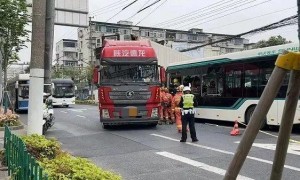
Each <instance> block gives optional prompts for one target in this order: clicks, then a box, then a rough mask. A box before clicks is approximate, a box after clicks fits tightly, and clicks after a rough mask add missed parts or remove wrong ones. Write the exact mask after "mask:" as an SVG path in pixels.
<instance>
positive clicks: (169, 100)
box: [162, 88, 173, 124]
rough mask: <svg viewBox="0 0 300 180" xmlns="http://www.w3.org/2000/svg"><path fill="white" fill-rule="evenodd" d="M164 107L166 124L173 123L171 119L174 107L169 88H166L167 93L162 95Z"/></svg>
mask: <svg viewBox="0 0 300 180" xmlns="http://www.w3.org/2000/svg"><path fill="white" fill-rule="evenodd" d="M162 98H163V99H162V107H163V112H164V118H165V119H164V120H165V123H166V124H173V122H172V120H171V113H172V108H171V103H172V95H171V94H170V93H169V89H168V88H165V94H164V96H163V97H162Z"/></svg>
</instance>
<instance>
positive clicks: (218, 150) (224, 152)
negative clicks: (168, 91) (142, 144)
mask: <svg viewBox="0 0 300 180" xmlns="http://www.w3.org/2000/svg"><path fill="white" fill-rule="evenodd" d="M151 135H152V136H156V137H161V138H164V139H168V140H171V141H176V142H179V140H178V139H173V138H170V137H167V136H163V135H159V134H151ZM185 144H188V145H191V146H195V147H199V148H202V149H207V150H211V151H216V152H220V153H223V154H230V155H234V153H233V152H230V151H225V150H221V149H216V148H212V147H208V146H203V145H200V144H196V143H190V142H186V143H185ZM247 158H248V159H252V160H255V161H259V162H263V163H266V164H271V165H272V164H273V162H272V161H269V160H265V159H261V158H256V157H252V156H247ZM284 167H285V168H287V169H291V170H294V171H299V172H300V168H298V167H294V166H289V165H284Z"/></svg>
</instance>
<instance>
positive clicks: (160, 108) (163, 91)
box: [158, 86, 165, 125]
mask: <svg viewBox="0 0 300 180" xmlns="http://www.w3.org/2000/svg"><path fill="white" fill-rule="evenodd" d="M164 96H165V87H163V86H162V87H161V88H160V97H159V98H160V106H159V122H158V124H159V125H162V123H163V122H164V110H163V97H164Z"/></svg>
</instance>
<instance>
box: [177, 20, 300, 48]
mask: <svg viewBox="0 0 300 180" xmlns="http://www.w3.org/2000/svg"><path fill="white" fill-rule="evenodd" d="M297 23H298V15H294V16H290V17H287V18H285V19H282V20H280V21H278V22H275V23H272V24H269V25H266V26H263V27H260V28H256V29H253V30H251V31H247V32H244V33H240V34H237V35H232V36H231V37H228V38H224V39H221V40H218V41H214V42H210V43H206V44H203V45H199V46H195V47H192V48H187V49H182V50H180V52H187V51H191V50H195V49H198V48H201V47H204V46H208V45H212V44H216V43H220V42H226V41H229V40H231V39H234V38H239V37H241V36H245V35H249V34H255V33H259V32H264V31H268V30H273V29H277V28H280V27H284V26H289V25H293V24H297Z"/></svg>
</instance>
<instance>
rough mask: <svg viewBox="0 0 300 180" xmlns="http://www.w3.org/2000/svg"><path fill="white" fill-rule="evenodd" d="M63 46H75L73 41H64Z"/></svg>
mask: <svg viewBox="0 0 300 180" xmlns="http://www.w3.org/2000/svg"><path fill="white" fill-rule="evenodd" d="M64 47H76V43H75V42H64Z"/></svg>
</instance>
